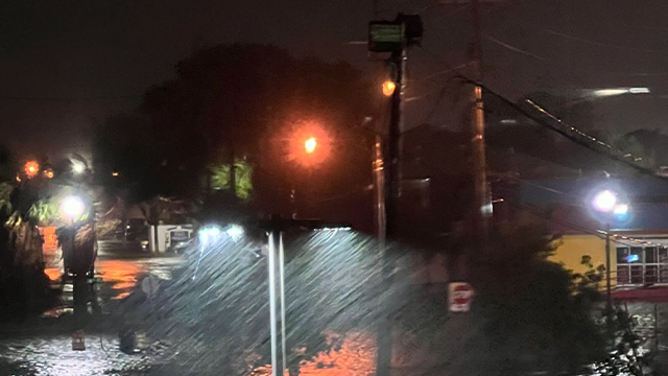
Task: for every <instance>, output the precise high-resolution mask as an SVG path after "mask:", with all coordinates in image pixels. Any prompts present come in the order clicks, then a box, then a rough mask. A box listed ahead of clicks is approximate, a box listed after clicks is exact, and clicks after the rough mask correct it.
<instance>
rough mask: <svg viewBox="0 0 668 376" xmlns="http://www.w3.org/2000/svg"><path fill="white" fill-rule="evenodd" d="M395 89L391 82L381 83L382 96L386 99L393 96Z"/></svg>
mask: <svg viewBox="0 0 668 376" xmlns="http://www.w3.org/2000/svg"><path fill="white" fill-rule="evenodd" d="M396 89H397V84H395V83H394V81H392V80H387V81H385V82H383V95H384V96H386V97H391V96H392V94H394V90H396Z"/></svg>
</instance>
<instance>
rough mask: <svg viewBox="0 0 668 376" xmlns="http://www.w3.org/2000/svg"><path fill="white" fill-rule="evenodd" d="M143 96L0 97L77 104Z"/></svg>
mask: <svg viewBox="0 0 668 376" xmlns="http://www.w3.org/2000/svg"><path fill="white" fill-rule="evenodd" d="M141 97H143V95H119V96H93V97H21V96H10V95H0V100H6V101H39V102H49V101H53V102H77V101H115V100H128V99H137V98H141Z"/></svg>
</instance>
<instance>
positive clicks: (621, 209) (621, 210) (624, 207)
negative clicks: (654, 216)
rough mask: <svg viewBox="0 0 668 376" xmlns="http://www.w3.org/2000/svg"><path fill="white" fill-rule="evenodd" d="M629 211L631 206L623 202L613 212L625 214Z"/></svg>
mask: <svg viewBox="0 0 668 376" xmlns="http://www.w3.org/2000/svg"><path fill="white" fill-rule="evenodd" d="M628 212H629V206H628V205H626V204H621V205H617V206H615V209H614V211H613V213H615V214H617V215H624V214H626V213H628Z"/></svg>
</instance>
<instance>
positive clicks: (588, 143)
mask: <svg viewBox="0 0 668 376" xmlns="http://www.w3.org/2000/svg"><path fill="white" fill-rule="evenodd" d="M460 78H462V79H463V80H464V81H466V82H468V83H471V84H473V85H476V86H479V87H481V88H482V89H483V90H484V91H485V92H487V93H489V94H492V95H494V96H495V97H497V98H498V99H499V100H501V101H502V102H503V103H505V104H506V105H508V106H509V107H511V108H513V109H514V110H516V111H517V112H518V113H520V114H522V115H524V116H525V117H527V118H528V119H530V120H533V121H534V122H536V123H537V124H538V125H540V126H543V127H545V128H547V129H549V130H551V131H553V132H556V133H558V134H560V135H562V136H563V137H565V138H566V139H568V140H569V141H571V142H573V143H575V144H577V145H580V146H582V147H584V148H586V149H589V150H591V151H593V152H594V153H596V154H599V155H601V156H603V157H605V158H608V159H611V160H613V161H615V162H618V163H620V164H623V165H625V166H628V167H630V168H632V169H634V170H636V171H638V172H640V173H642V174H645V175H649V176H652V177H654V178H656V179H659V180H661V181H664V182H668V180H667V179H665V178H664V177H661V176H659V175H657V174H656V173H655V172H654V171H653V170H651V169H648V168H646V167H643V166H640V165H638V164H636V163H633V162H631V161H628V160H627V159H625V158H624V157H623V156H620V155H616V154H613V153H612V152H611V151H612V150H611V149H610V148H611V147H610V146H609V145H607V144H606V143H604V142H602V141H600V140H597V139H596V138H595V137H592V136H588V135H587V134H586V133H584V132H582V131H580V130H578V129H577V128H576V127H574V126H571V125H568V124H566V123H565V122H563V121H562V120H560V119H558V118H557V117H556V116H554V115H552V114H550V113H549V112H547V111H546V110H545V109H543V108H542V107H540V106H538V105H537V104H536V103H535V102H533V101H531V100H527V103H528V104H529V105H531V106H534V105H535V106H536V108H537V109H538V108H541V109H542V111H540V112H541V113H544V114H546V115H548V116H549V117H550V118H551V119H553V120H554V119H558V120H559V121H558V124H560V125H561V126H562V127H563V128H564V129H562V128H560V127H557V126H555V125H553V124H550V123H548V122H546V121H544V120H543V119H540V118H538V117H537V116H535V115H533V114H531V113H529V112H528V111H526V110H525V109H523V108H521V107H520V106H518V105H517V104H516V103H514V102H513V101H511V100H510V99H508V98H506V97H505V96H503V95H501V94H499V93H497V92H496V91H494V90H491V89H490V88H489V87H487V86H485V85H483V84H481V83H479V82H476V81H474V80H471V79H470V78H468V77H466V76H463V75H460ZM593 144H595V145H597V146H599V147H595V146H593ZM601 147H603V148H605V149H606V150H607V151H604V150H602V149H601Z"/></svg>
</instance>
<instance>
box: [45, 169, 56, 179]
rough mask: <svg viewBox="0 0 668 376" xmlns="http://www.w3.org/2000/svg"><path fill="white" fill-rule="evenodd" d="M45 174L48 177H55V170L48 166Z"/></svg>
mask: <svg viewBox="0 0 668 376" xmlns="http://www.w3.org/2000/svg"><path fill="white" fill-rule="evenodd" d="M44 176H46V178H47V179H53V176H54V174H53V170H52V169H50V168H47V169H46V171H44Z"/></svg>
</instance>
